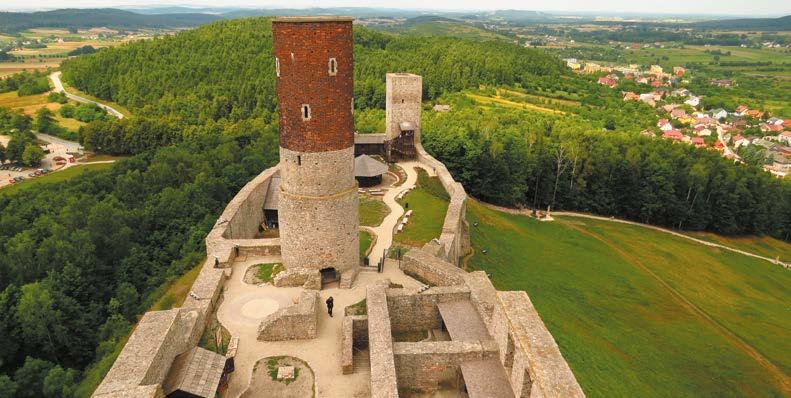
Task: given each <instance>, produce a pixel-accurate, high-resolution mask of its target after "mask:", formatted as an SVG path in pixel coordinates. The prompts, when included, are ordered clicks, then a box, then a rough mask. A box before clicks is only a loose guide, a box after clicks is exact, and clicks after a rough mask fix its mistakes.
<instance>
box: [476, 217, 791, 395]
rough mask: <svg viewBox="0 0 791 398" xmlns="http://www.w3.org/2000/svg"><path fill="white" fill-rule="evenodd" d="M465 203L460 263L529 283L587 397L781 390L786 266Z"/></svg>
mask: <svg viewBox="0 0 791 398" xmlns="http://www.w3.org/2000/svg"><path fill="white" fill-rule="evenodd" d="M468 206H469V207H468V212H467V215H468V218H469V221H470V225H475V224H474V223H478V226H477V227H472V228H471V238H472V243H473V247H474V249H475V252H476V253H477V254H475V255H474V256H473V257H472V258H470V259H469V263H468V265H469V267H470V268H471V269H484V270H486V271H488V272H490V273H491V274H492V278H493V282H494V284H495V286H496V287H497V288H498V289H501V290H526V291H527V292H528V294H529V295H530V296H531V299H532V300H533V302H534V303H535V306H536V308H537V309H538V311H539V313H540V314H541V316H542V318H543V320H544V322H545V323H546V325H547V327H548V328H549V330H550V331H551V332H552V334H553V336H554V337H555V339H556V340H557V342H558V345H559V346H560V349H561V352H562V353H563V355H564V357H565V358H566V360H567V361H568V362H569V365H570V366H571V368H572V370H573V371H574V374H575V375H576V377H577V379H578V381H579V382H580V385H581V386H582V388H583V389H584V390H585V392H586V394H587V395H588V396H589V397H626V396H630V397H631V396H640V397H693V396H694V397H701V396H710V397H726V396H749V397H778V396H783V394H784V392H783V390H782V388H783V387H781V386H779V385H780V383H781V380H783V378H785V381H786V382H787V376H786V375H787V374H788V372H789V370H791V358H790V357H789V355H788V353H789V352H791V339H789V332H788V331H789V330H791V317H788V316H787V312H788V309H787V307H788V306H787V303H788V302H789V301H790V300H791V292H789V289H788V288H787V287H788V286H789V283H791V274H789V273H788V271H786V270H783V269H781V268H780V267H778V266H776V265H771V264H769V263H768V262H765V261H759V260H755V259H752V258H750V257H747V256H743V255H737V254H732V253H730V252H723V251H721V250H718V249H712V248H708V247H704V246H702V245H700V244H696V243H694V242H691V241H686V240H684V239H681V238H677V237H673V236H669V235H667V234H664V233H661V232H657V231H653V230H649V229H645V228H641V227H637V226H627V225H622V224H616V223H610V222H607V221H594V220H580V219H576V218H562V217H560V218H558V220H557V221H556V222H552V223H541V222H538V221H535V220H532V219H529V218H527V217H522V216H514V215H510V214H504V213H499V212H496V211H493V210H490V209H487V208H484V207H482V206H481V205H480V204H477V203H474V202H472V203H469V205H468ZM484 248H485V249H487V250H488V253H487V254H486V255H483V254H480V253H481V250H482V249H484ZM756 355H757V356H758V358H759V359H760V358H766V359H767V360H768V361H771V364H772V365H770V366H769V367H766V366H763V365H762V364H761V363H759V361H758V360H757V359H756V357H755V356H756ZM772 367H773V370H772V369H770V368H772ZM785 393H786V394H787V393H788V391H785Z"/></svg>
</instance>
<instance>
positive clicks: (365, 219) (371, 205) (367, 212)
mask: <svg viewBox="0 0 791 398" xmlns="http://www.w3.org/2000/svg"><path fill="white" fill-rule="evenodd" d="M388 214H390V208H388V207H387V205H386V204H385V203H384V202H382V201H381V200H378V199H375V198H372V197H368V196H363V195H361V196H360V225H366V226H369V227H376V226H378V225H379V224H381V223H382V221H384V219H385V217H387V215H388Z"/></svg>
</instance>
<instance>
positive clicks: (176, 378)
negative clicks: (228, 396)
mask: <svg viewBox="0 0 791 398" xmlns="http://www.w3.org/2000/svg"><path fill="white" fill-rule="evenodd" d="M224 369H225V357H224V356H222V355H220V354H217V353H214V352H211V351H209V350H206V349H203V348H200V347H195V348H193V349H191V350H188V351H186V352H184V353H182V354H180V355H178V356H177V357H176V359H175V360H174V361H173V366H171V367H170V372H169V373H168V376H167V378H165V382H164V383H162V390H163V392H164V393H165V395H167V396H168V397H172V398H181V397H185V398H187V397H188V398H196V397H201V398H214V396H215V395H216V393H217V387H218V386H219V385H220V379H221V378H222V374H223V371H224Z"/></svg>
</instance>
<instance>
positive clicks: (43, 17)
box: [0, 8, 220, 33]
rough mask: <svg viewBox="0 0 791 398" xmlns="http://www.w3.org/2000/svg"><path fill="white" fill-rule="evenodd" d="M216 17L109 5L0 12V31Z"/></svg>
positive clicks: (171, 24)
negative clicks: (150, 12) (152, 12)
mask: <svg viewBox="0 0 791 398" xmlns="http://www.w3.org/2000/svg"><path fill="white" fill-rule="evenodd" d="M219 18H220V17H218V16H216V15H209V14H201V13H177V14H156V15H143V14H137V13H134V12H130V11H123V10H117V9H110V8H101V9H62V10H53V11H41V12H32V13H25V12H0V31H2V32H6V33H14V32H19V31H21V30H26V29H32V28H39V27H48V28H75V29H76V28H95V27H108V28H121V29H139V28H185V27H193V26H198V25H203V24H206V23H209V22H212V21H216V20H217V19H219Z"/></svg>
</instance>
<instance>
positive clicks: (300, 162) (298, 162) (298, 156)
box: [297, 155, 302, 166]
mask: <svg viewBox="0 0 791 398" xmlns="http://www.w3.org/2000/svg"><path fill="white" fill-rule="evenodd" d="M297 166H302V155H297Z"/></svg>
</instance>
